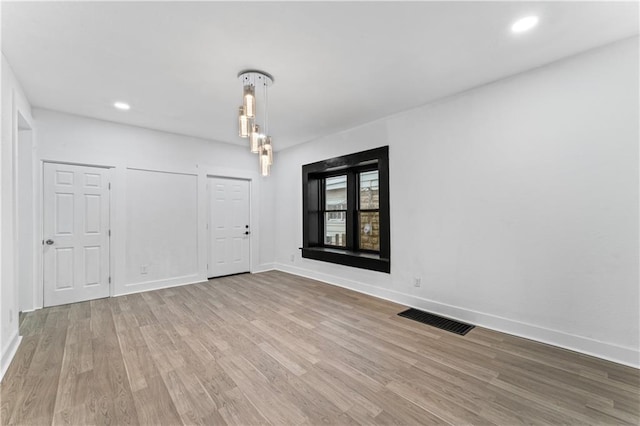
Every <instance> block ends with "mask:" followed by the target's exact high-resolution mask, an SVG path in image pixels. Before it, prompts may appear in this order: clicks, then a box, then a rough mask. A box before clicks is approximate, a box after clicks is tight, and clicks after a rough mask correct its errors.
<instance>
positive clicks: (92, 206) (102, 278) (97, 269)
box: [43, 163, 110, 306]
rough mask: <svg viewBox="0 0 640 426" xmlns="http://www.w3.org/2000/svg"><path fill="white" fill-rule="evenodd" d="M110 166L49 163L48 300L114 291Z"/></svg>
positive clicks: (45, 243)
mask: <svg viewBox="0 0 640 426" xmlns="http://www.w3.org/2000/svg"><path fill="white" fill-rule="evenodd" d="M109 175H110V172H109V169H104V168H99V167H87V166H75V165H68V164H53V163H45V164H44V184H43V190H44V200H43V215H44V235H43V237H44V241H43V250H44V305H45V306H54V305H61V304H65V303H74V302H80V301H84V300H91V299H98V298H101V297H108V296H109V281H110V273H109V198H110V197H109Z"/></svg>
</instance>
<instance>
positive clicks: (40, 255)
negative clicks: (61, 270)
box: [34, 158, 116, 309]
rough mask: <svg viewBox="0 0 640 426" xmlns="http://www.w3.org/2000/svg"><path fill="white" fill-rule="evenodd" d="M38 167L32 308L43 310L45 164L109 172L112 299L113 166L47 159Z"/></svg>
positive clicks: (113, 279)
mask: <svg viewBox="0 0 640 426" xmlns="http://www.w3.org/2000/svg"><path fill="white" fill-rule="evenodd" d="M39 162H40V164H39V167H38V173H40V176H39V177H38V179H36V182H37V185H38V186H39V188H38V189H37V192H38V203H39V205H38V206H36V209H37V210H38V217H37V221H38V225H39V230H38V241H39V242H40V250H36V257H37V259H36V263H37V268H38V271H37V273H38V276H37V280H38V282H39V283H40V291H39V292H38V293H39V294H37V295H34V298H37V299H39V300H34V302H35V303H34V306H35V309H41V308H44V307H45V306H44V292H45V288H44V245H43V244H42V241H44V208H45V207H44V167H45V164H64V165H67V166H83V167H94V168H98V169H107V170H108V172H109V183H110V184H111V189H110V190H109V229H110V230H111V235H110V236H109V250H108V255H109V276H110V277H111V282H109V283H108V286H109V297H113V296H114V295H115V293H114V282H115V277H114V276H113V272H114V270H115V269H114V256H113V255H112V247H113V241H114V236H115V234H116V233H115V232H114V226H113V225H114V222H113V218H114V217H115V212H114V204H115V203H113V200H114V199H115V196H114V193H115V185H114V169H115V166H112V165H104V164H91V163H79V162H73V161H58V160H47V159H43V158H40V159H39Z"/></svg>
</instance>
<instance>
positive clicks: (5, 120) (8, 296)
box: [0, 55, 33, 378]
mask: <svg viewBox="0 0 640 426" xmlns="http://www.w3.org/2000/svg"><path fill="white" fill-rule="evenodd" d="M0 101H1V115H2V127H1V137H2V139H1V140H0V181H1V196H0V242H1V243H0V259H2V260H1V262H0V350H1V351H0V378H1V377H2V376H3V375H4V372H5V371H6V369H7V367H8V366H9V363H10V362H11V359H12V358H13V355H14V353H15V351H16V350H17V348H18V344H19V342H20V338H19V336H18V310H19V307H18V282H17V280H16V257H15V256H14V247H15V245H16V243H17V238H16V232H15V230H14V226H15V224H16V223H17V220H16V217H15V214H14V213H15V212H14V209H15V206H16V200H17V192H16V191H15V190H14V181H15V179H14V173H17V168H16V165H15V164H14V158H15V157H17V154H16V152H17V151H18V146H19V145H18V144H19V143H20V142H21V140H20V139H21V138H20V137H19V133H20V132H19V124H20V127H24V126H29V127H31V128H33V125H32V124H33V121H32V118H31V106H30V105H29V102H28V101H27V98H26V97H25V95H24V93H23V91H22V88H21V86H20V83H19V82H18V80H17V79H16V76H15V75H14V73H13V71H12V69H11V66H10V65H9V63H8V62H7V60H6V58H5V57H4V55H2V84H1V93H0ZM19 118H20V120H19Z"/></svg>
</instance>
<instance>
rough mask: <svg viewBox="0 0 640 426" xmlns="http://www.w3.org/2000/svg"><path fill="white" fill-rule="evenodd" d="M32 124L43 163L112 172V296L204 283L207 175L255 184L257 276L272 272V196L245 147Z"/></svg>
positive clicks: (85, 122)
mask: <svg viewBox="0 0 640 426" xmlns="http://www.w3.org/2000/svg"><path fill="white" fill-rule="evenodd" d="M34 118H35V120H36V123H37V125H38V137H37V156H38V159H39V161H40V162H43V161H53V162H67V163H78V164H87V165H98V166H107V167H111V168H112V172H111V173H112V178H111V182H112V191H111V212H112V213H111V220H112V221H111V229H112V237H111V253H112V280H113V285H112V294H114V295H120V294H127V293H133V292H138V291H145V290H151V289H157V288H162V287H167V286H172V285H181V284H187V283H192V282H199V281H203V280H206V278H207V271H206V263H207V235H208V234H207V231H206V220H207V192H206V180H207V179H206V178H207V175H219V176H231V177H238V178H245V179H251V192H252V198H251V203H252V206H253V207H255V208H254V209H253V211H252V218H251V220H252V231H253V232H252V250H251V270H252V271H253V272H257V271H260V270H264V269H270V268H271V267H272V264H273V249H272V244H273V243H272V242H273V229H272V226H271V223H272V221H273V219H272V216H271V214H272V212H273V197H272V195H271V194H269V191H270V185H269V183H268V179H265V178H262V177H260V176H258V173H257V172H258V162H257V158H256V156H255V155H254V154H251V153H250V152H249V150H248V149H247V148H245V147H242V146H235V145H230V144H225V143H219V142H214V141H207V140H202V139H197V138H192V137H187V136H180V135H175V134H169V133H164V132H157V131H152V130H147V129H142V128H138V127H133V126H126V125H120V124H115V123H109V122H105V121H100V120H94V119H89V118H84V117H78V116H73V115H68V114H63V113H59V112H53V111H48V110H42V109H34ZM38 167H39V169H41V163H40V164H39V165H38ZM40 180H41V179H40ZM37 192H38V193H40V189H39V188H38V189H37ZM38 210H40V206H38ZM143 265H144V266H145V267H146V273H145V272H144V270H143V269H144V268H142V266H143ZM40 282H41V278H40ZM33 299H34V302H33V305H34V307H40V306H42V298H41V295H39V294H35V295H34V297H33Z"/></svg>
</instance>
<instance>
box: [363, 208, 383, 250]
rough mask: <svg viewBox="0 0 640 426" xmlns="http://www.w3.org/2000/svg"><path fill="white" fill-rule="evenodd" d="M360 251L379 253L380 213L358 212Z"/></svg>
mask: <svg viewBox="0 0 640 426" xmlns="http://www.w3.org/2000/svg"><path fill="white" fill-rule="evenodd" d="M358 215H359V220H358V221H359V226H358V228H359V229H360V233H359V238H360V241H359V245H360V249H361V250H374V251H380V212H359V213H358Z"/></svg>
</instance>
